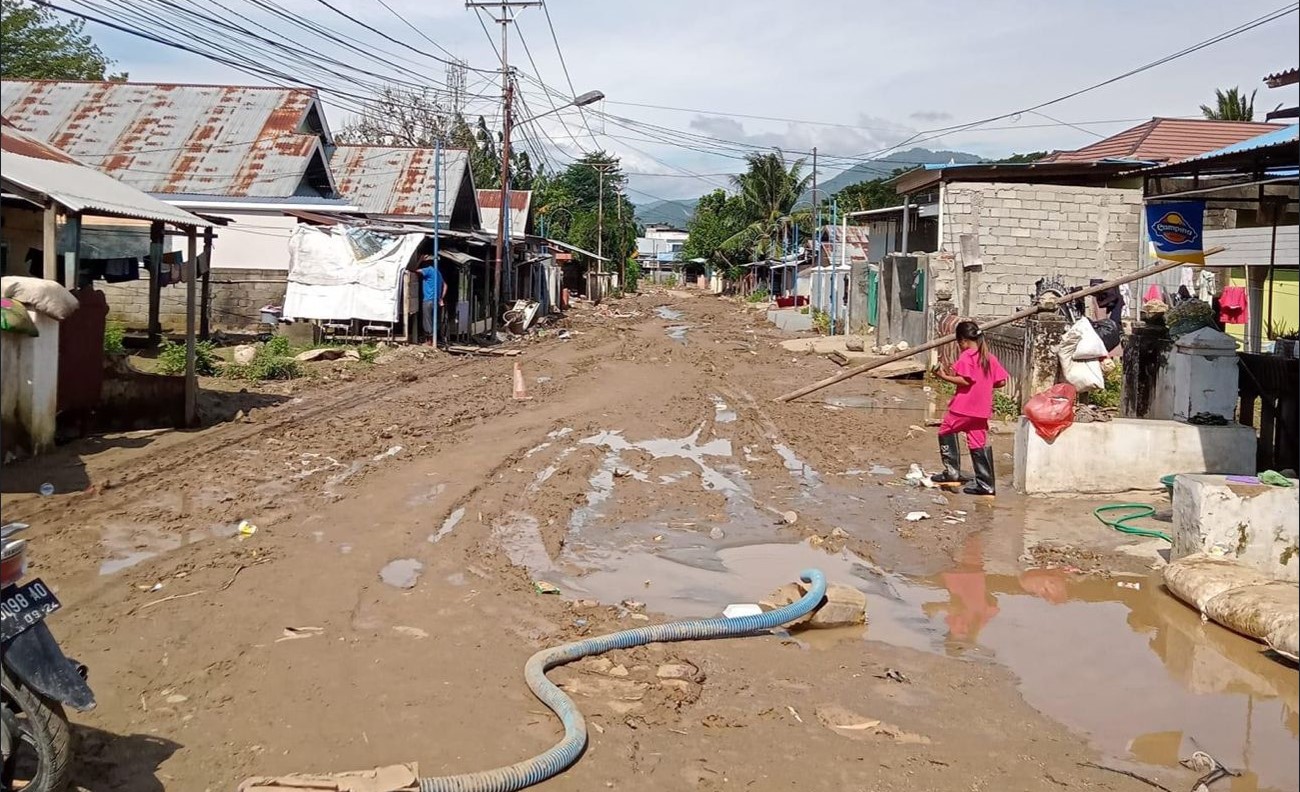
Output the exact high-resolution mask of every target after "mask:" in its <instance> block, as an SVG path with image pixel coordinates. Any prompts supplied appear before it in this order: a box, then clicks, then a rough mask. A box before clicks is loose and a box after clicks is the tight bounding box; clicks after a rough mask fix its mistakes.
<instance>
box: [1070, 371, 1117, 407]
mask: <svg viewBox="0 0 1300 792" xmlns="http://www.w3.org/2000/svg"><path fill="white" fill-rule="evenodd" d="M1105 381H1106V387H1104V388H1102V389H1101V390H1095V391H1088V392H1087V393H1080V394H1079V401H1080V402H1081V403H1083V404H1091V405H1093V406H1094V407H1103V408H1106V409H1111V410H1113V409H1115V408H1117V407H1119V405H1120V401H1121V399H1122V398H1123V389H1124V369H1123V367H1122V366H1120V365H1119V362H1118V361H1117V362H1116V363H1115V368H1113V369H1111V370H1110V372H1109V373H1108V374H1106V375H1105Z"/></svg>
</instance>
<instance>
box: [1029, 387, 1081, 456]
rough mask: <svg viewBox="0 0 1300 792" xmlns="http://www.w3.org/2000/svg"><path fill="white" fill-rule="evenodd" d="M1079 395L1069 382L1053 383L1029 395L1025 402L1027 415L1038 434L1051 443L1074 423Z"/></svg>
mask: <svg viewBox="0 0 1300 792" xmlns="http://www.w3.org/2000/svg"><path fill="white" fill-rule="evenodd" d="M1077 396H1078V393H1077V392H1076V391H1075V389H1074V386H1073V385H1070V384H1069V383H1066V382H1062V383H1060V384H1058V385H1053V386H1052V387H1050V388H1048V389H1047V390H1045V391H1043V392H1042V393H1035V394H1034V395H1033V396H1031V397H1029V401H1027V402H1025V410H1024V413H1025V417H1026V418H1028V419H1029V422H1030V423H1031V424H1033V425H1034V431H1035V432H1037V433H1038V436H1039V437H1041V438H1043V439H1044V440H1046V441H1047V442H1049V443H1050V442H1052V441H1053V440H1055V439H1056V438H1057V435H1059V434H1061V432H1064V431H1065V430H1066V429H1068V428H1069V427H1070V424H1072V423H1074V402H1075V399H1076V398H1077Z"/></svg>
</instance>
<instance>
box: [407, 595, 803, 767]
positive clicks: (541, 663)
mask: <svg viewBox="0 0 1300 792" xmlns="http://www.w3.org/2000/svg"><path fill="white" fill-rule="evenodd" d="M799 577H800V578H801V579H802V580H803V581H804V582H805V583H808V584H809V589H808V593H807V594H805V595H804V596H803V598H802V599H800V600H799V601H798V602H795V603H793V604H790V605H786V606H785V607H784V608H777V609H776V610H773V611H768V612H767V613H761V614H759V615H757V616H744V617H741V618H737V619H726V618H719V619H696V620H693V621H681V622H670V623H668V624H655V625H651V626H649V627H637V628H636V629H633V630H622V631H620V632H616V633H610V634H609V635H599V636H596V637H594V638H587V639H585V640H582V641H575V642H573V643H567V644H564V645H563V646H556V647H552V648H550V649H543V650H542V651H540V652H538V653H537V654H535V655H533V656H532V657H530V658H529V659H528V664H527V665H526V666H524V679H525V680H526V681H527V682H528V687H529V688H531V689H532V691H533V695H535V696H537V698H538V700H540V701H541V702H542V703H543V704H545V705H546V706H547V707H548V708H550V710H551V711H552V712H554V713H555V714H556V716H557V717H559V719H560V721H561V722H562V723H563V724H564V738H563V739H561V740H560V741H559V742H558V743H556V744H555V747H553V748H551V749H550V750H549V751H546V752H545V753H542V754H539V755H537V756H534V757H533V758H532V759H527V760H524V761H522V762H519V763H518V764H513V765H510V766H509V767H500V768H497V769H495V770H484V771H482V772H478V773H466V774H464V775H455V776H438V777H431V778H421V779H420V792H514V791H515V790H517V789H523V788H524V787H530V786H532V785H533V784H540V783H541V782H543V781H545V780H546V779H548V778H550V777H551V776H554V775H558V774H559V773H560V772H562V771H563V770H564V769H565V768H567V767H568V766H569V765H571V764H573V763H574V762H575V761H577V759H578V757H579V756H580V755H581V754H582V751H583V749H584V748H586V746H587V722H586V721H585V720H583V718H582V713H580V712H578V708H577V706H575V705H574V703H573V700H572V699H570V698H569V697H568V696H566V695H565V694H564V693H563V692H562V691H561V690H560V689H559V688H558V687H556V686H555V685H554V684H553V683H552V682H551V680H549V679H547V678H546V672H547V671H548V670H549V669H552V668H555V667H556V666H560V665H564V664H565V663H571V662H573V661H574V660H578V659H580V658H583V657H588V656H590V655H598V654H604V653H605V652H608V651H610V650H611V649H630V648H632V647H634V646H642V645H644V644H648V643H655V642H668V641H690V640H699V639H703V638H724V637H728V636H738V635H748V634H750V633H754V632H758V631H759V630H770V629H772V628H773V627H779V626H781V625H782V624H785V623H787V622H791V621H794V620H795V619H798V618H799V617H800V616H803V615H805V614H807V613H808V612H809V611H811V610H812V609H813V608H815V607H817V605H818V604H819V603H820V602H821V601H822V598H823V597H825V596H826V576H825V575H823V574H822V573H821V571H820V570H817V569H809V570H805V571H804V572H801V573H800V574H799Z"/></svg>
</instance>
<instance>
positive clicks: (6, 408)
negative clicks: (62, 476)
mask: <svg viewBox="0 0 1300 792" xmlns="http://www.w3.org/2000/svg"><path fill="white" fill-rule="evenodd" d="M29 313H30V314H31V317H32V320H33V321H34V322H35V323H36V329H37V330H39V331H40V335H39V336H37V337H35V338H33V337H31V336H25V335H19V334H17V333H0V417H3V419H4V423H5V424H6V425H18V426H22V427H23V428H24V429H26V430H27V434H28V436H29V437H31V440H32V444H33V446H34V447H33V448H31V449H29V450H30V451H31V452H32V453H40V452H42V451H48V450H49V449H51V448H53V447H54V428H55V416H56V414H57V409H58V397H59V390H58V388H59V323H58V321H57V320H55V319H51V318H50V317H48V316H46V315H45V314H43V313H41V312H40V311H29Z"/></svg>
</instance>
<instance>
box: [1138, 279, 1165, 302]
mask: <svg viewBox="0 0 1300 792" xmlns="http://www.w3.org/2000/svg"><path fill="white" fill-rule="evenodd" d="M1164 301H1165V295H1164V291H1163V290H1162V289H1161V288H1160V287H1159V286H1158V285H1156V284H1154V283H1153V284H1151V285H1150V286H1148V287H1147V290H1146V291H1145V292H1143V294H1142V302H1144V303H1149V302H1164Z"/></svg>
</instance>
